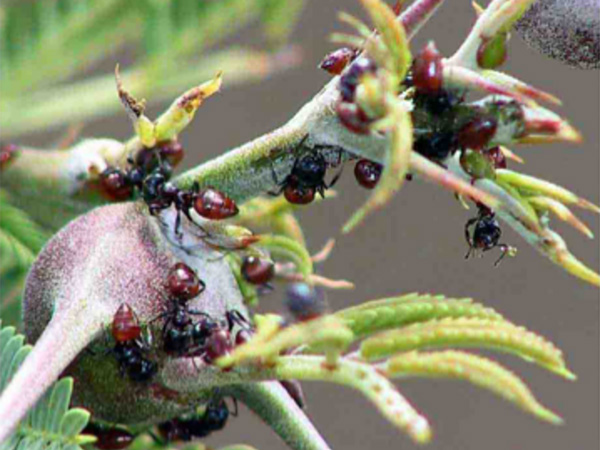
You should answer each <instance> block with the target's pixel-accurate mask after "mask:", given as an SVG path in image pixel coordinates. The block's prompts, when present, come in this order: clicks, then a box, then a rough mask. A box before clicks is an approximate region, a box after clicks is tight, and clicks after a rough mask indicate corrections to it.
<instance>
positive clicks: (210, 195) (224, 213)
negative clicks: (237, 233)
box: [193, 185, 239, 220]
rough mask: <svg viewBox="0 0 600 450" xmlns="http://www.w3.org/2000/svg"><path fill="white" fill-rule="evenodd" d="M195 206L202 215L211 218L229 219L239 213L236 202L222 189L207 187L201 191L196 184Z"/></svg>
mask: <svg viewBox="0 0 600 450" xmlns="http://www.w3.org/2000/svg"><path fill="white" fill-rule="evenodd" d="M195 189H196V190H195V194H194V196H193V201H194V203H193V208H194V211H196V212H197V213H198V214H199V215H200V216H202V217H204V218H206V219H210V220H222V219H228V218H230V217H233V216H235V215H236V214H237V213H239V209H238V207H237V205H236V204H235V202H234V201H233V200H232V199H231V198H229V197H228V196H227V195H225V194H224V193H223V192H221V191H217V190H216V189H213V188H206V189H203V190H201V191H199V190H198V188H197V185H195Z"/></svg>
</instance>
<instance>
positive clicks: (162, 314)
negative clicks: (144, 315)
mask: <svg viewBox="0 0 600 450" xmlns="http://www.w3.org/2000/svg"><path fill="white" fill-rule="evenodd" d="M170 312H171V311H164V312H161V313H160V314H159V315H157V316H154V317H153V318H152V319H150V320H149V321H148V324H151V323H154V322H156V321H157V320H158V319H162V318H163V317H165V316H168V315H169V313H170Z"/></svg>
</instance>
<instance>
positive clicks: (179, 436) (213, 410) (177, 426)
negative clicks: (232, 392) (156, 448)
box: [158, 399, 237, 442]
mask: <svg viewBox="0 0 600 450" xmlns="http://www.w3.org/2000/svg"><path fill="white" fill-rule="evenodd" d="M234 404H235V412H232V413H231V414H232V415H233V416H237V403H236V402H235V400H234ZM229 413H230V411H229V407H228V406H227V403H226V402H225V400H223V399H220V400H219V401H217V402H211V403H209V404H208V405H207V407H206V410H205V411H204V414H203V415H201V416H198V417H194V418H191V419H173V420H169V421H168V422H164V423H161V424H160V425H158V432H159V434H160V435H161V437H162V438H163V439H164V440H165V441H167V442H173V441H191V440H192V439H194V438H202V437H206V436H208V435H209V434H211V433H213V432H215V431H219V430H222V429H223V428H225V425H226V424H227V419H229Z"/></svg>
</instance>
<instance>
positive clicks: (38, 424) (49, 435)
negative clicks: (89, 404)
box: [0, 322, 96, 450]
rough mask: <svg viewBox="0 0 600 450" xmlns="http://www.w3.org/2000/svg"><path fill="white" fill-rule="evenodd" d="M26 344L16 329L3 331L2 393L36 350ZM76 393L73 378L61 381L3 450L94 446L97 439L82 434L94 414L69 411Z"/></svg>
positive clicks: (0, 356) (75, 449)
mask: <svg viewBox="0 0 600 450" xmlns="http://www.w3.org/2000/svg"><path fill="white" fill-rule="evenodd" d="M0 326H1V322H0ZM24 340H25V338H24V336H22V335H19V334H16V332H15V328H14V327H3V328H0V361H2V365H1V366H0V393H1V392H2V391H3V390H4V388H5V387H6V386H7V385H8V383H9V382H10V379H11V377H12V376H13V375H14V374H15V373H16V371H17V370H18V368H19V366H20V365H21V364H22V363H23V361H24V360H25V358H26V357H27V355H29V353H30V352H31V350H32V347H31V346H30V345H25V344H24ZM72 391H73V379H72V378H70V377H66V378H62V379H60V380H59V381H57V382H56V383H55V384H54V385H53V386H52V387H51V388H50V389H48V391H47V392H46V394H44V396H43V397H42V398H41V399H40V401H38V403H37V404H36V406H35V407H34V408H33V409H31V410H30V411H29V413H28V415H27V418H26V419H25V420H23V421H22V422H21V423H20V424H19V426H18V427H17V429H16V430H15V432H14V433H13V434H12V436H11V437H9V438H8V439H7V440H6V441H4V442H3V443H2V444H0V449H2V450H26V449H27V450H29V449H39V450H44V449H52V450H82V446H83V445H85V444H88V443H92V442H94V441H95V439H96V438H95V437H93V436H88V435H84V434H81V433H82V431H83V429H84V428H85V427H86V425H87V424H88V421H89V419H90V413H89V412H87V411H86V410H84V409H81V408H69V403H70V401H71V393H72Z"/></svg>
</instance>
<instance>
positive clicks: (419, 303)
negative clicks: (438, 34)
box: [336, 293, 502, 336]
mask: <svg viewBox="0 0 600 450" xmlns="http://www.w3.org/2000/svg"><path fill="white" fill-rule="evenodd" d="M336 316H338V317H340V318H341V319H343V320H344V321H345V322H346V324H347V325H348V326H349V327H350V329H351V330H352V331H353V332H354V333H355V334H356V335H358V336H364V335H368V334H371V333H374V332H377V331H382V330H387V329H391V328H396V327H399V326H404V325H408V324H410V323H415V322H424V321H427V320H432V319H441V318H444V317H478V318H482V319H488V320H501V319H502V316H501V315H500V314H498V313H497V312H496V311H494V310H493V309H491V308H487V307H485V306H483V305H481V304H479V303H474V302H473V300H471V299H469V298H462V299H453V298H445V297H444V296H440V295H431V294H418V293H413V294H406V295H403V296H401V297H391V298H386V299H381V300H374V301H370V302H366V303H362V304H361V305H358V306H353V307H351V308H347V309H343V310H341V311H338V312H337V313H336Z"/></svg>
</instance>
